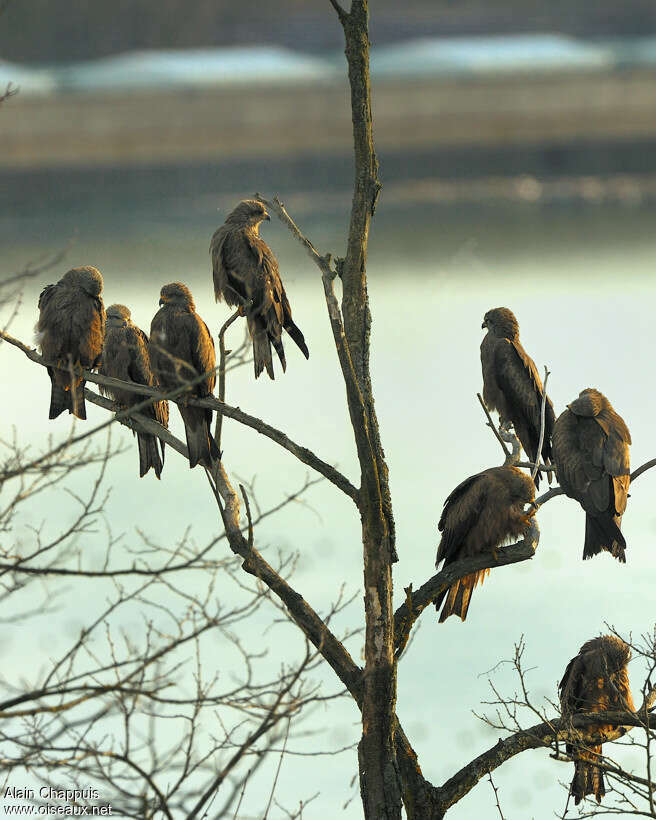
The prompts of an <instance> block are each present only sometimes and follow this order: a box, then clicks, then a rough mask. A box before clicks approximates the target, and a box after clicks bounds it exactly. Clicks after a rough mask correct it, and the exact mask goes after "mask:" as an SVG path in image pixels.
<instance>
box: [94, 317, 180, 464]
mask: <svg viewBox="0 0 656 820" xmlns="http://www.w3.org/2000/svg"><path fill="white" fill-rule="evenodd" d="M99 372H100V373H102V374H103V375H105V376H111V377H112V378H114V379H121V380H122V381H128V382H130V381H131V382H135V383H136V384H145V385H147V386H148V387H156V386H157V382H156V379H155V377H154V374H153V371H152V367H151V364H150V355H149V353H148V336H146V334H145V333H144V332H143V330H141V328H139V327H137V326H136V325H135V324H133V322H132V319H131V315H130V311H129V309H128V308H127V307H125V305H110V307H108V308H107V329H106V332H105V344H104V345H103V352H102V361H101V365H100V370H99ZM100 389H101V390H102V392H103V393H105V395H107V396H110V398H112V399H114V401H115V402H117V403H118V404H120V405H121V406H122V407H127V408H129V407H134V406H135V405H136V404H139V403H141V402H142V401H143V399H144V397H143V396H140V395H138V394H137V393H132V392H131V391H130V390H122V389H120V388H110V387H103V386H102V385H101V387H100ZM140 412H141V413H142V414H143V415H144V416H147V417H148V418H151V419H153V420H154V421H158V422H159V423H160V424H161V425H162V426H163V427H168V421H169V403H168V402H167V401H156V402H154V403H153V404H150V405H148V406H147V407H142V408H141V411H140ZM137 442H138V448H139V475H140V476H144V475H145V474H146V473H147V472H148V470H150V468H151V467H152V468H153V470H154V471H155V475H156V476H157V478H159V477H160V476H161V474H162V470H163V468H164V442H163V441H161V439H158V438H157V436H153V435H151V434H150V433H137Z"/></svg>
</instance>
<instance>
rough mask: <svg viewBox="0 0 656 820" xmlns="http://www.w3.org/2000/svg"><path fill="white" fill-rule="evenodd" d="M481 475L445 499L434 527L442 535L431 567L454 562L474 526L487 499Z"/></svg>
mask: <svg viewBox="0 0 656 820" xmlns="http://www.w3.org/2000/svg"><path fill="white" fill-rule="evenodd" d="M484 476H485V472H482V473H477V474H476V475H473V476H470V477H469V478H466V479H465V480H464V481H461V482H460V484H458V486H457V487H456V488H455V489H454V490H453V491H452V492H451V493H450V494H449V495H448V496H447V499H446V501H445V502H444V509H443V510H442V515H441V517H440V521H439V523H438V525H437V528H438V530H439V531H440V532H442V533H443V535H442V540H441V541H440V546H439V548H438V551H437V558H436V559H435V565H436V566H437V565H438V564H439V563H440V561H442V560H448V561H452V560H455V558H457V556H458V552H459V550H460V547H461V546H462V544H463V542H464V540H465V538H466V537H467V534H468V533H469V531H470V530H471V529H472V527H473V526H474V525H475V524H476V521H477V520H478V518H479V516H480V514H481V511H482V510H483V507H484V506H485V502H486V498H487V487H486V482H485V481H484Z"/></svg>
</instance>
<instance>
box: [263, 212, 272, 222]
mask: <svg viewBox="0 0 656 820" xmlns="http://www.w3.org/2000/svg"><path fill="white" fill-rule="evenodd" d="M264 221H265V222H271V217H270V216H269V214H268V213H265V214H264Z"/></svg>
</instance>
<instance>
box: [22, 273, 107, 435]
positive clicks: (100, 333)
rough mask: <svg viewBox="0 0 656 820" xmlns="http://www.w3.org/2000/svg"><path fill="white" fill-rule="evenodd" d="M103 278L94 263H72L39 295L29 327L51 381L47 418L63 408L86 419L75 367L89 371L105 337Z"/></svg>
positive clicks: (94, 364) (95, 364)
mask: <svg viewBox="0 0 656 820" xmlns="http://www.w3.org/2000/svg"><path fill="white" fill-rule="evenodd" d="M102 288H103V279H102V275H101V274H100V271H99V270H98V269H97V268H94V267H92V266H91V265H87V266H84V267H81V268H72V269H71V270H69V271H67V272H66V273H65V274H64V275H63V276H62V278H61V279H60V280H59V282H57V283H56V284H54V285H47V286H46V287H45V288H44V289H43V291H42V292H41V295H40V296H39V319H38V321H37V323H36V327H35V331H36V337H37V342H38V344H39V346H40V348H41V354H42V355H43V357H44V358H45V359H47V360H49V361H51V362H53V363H54V366H52V367H48V375H49V376H50V382H51V394H50V412H49V418H51V419H54V418H57V416H59V415H60V413H63V412H64V410H68V412H69V413H72V414H73V415H75V416H77V417H78V418H80V419H86V417H87V414H86V405H85V402H84V386H85V382H84V379H83V378H82V375H81V374H80V372H79V371H80V369H81V368H86V369H88V370H91V369H93V368H95V367H96V366H97V365H98V363H99V360H100V354H101V352H102V346H103V339H104V336H105V308H104V305H103V301H102V297H101V295H100V294H101V292H102Z"/></svg>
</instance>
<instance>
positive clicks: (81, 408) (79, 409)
mask: <svg viewBox="0 0 656 820" xmlns="http://www.w3.org/2000/svg"><path fill="white" fill-rule="evenodd" d="M48 375H49V376H50V382H51V388H50V409H49V412H48V418H50V419H56V418H57V417H58V416H60V415H61V414H62V413H63V412H64V410H68V412H69V413H72V414H73V415H74V416H77V418H79V419H82V420H84V419H86V417H87V410H86V404H85V401H84V381H80V382H78V383H77V384H76V383H74V382H73V383H71V381H70V376H69V374H68V373H65V372H64V371H61V370H55V368H52V367H49V368H48Z"/></svg>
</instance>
